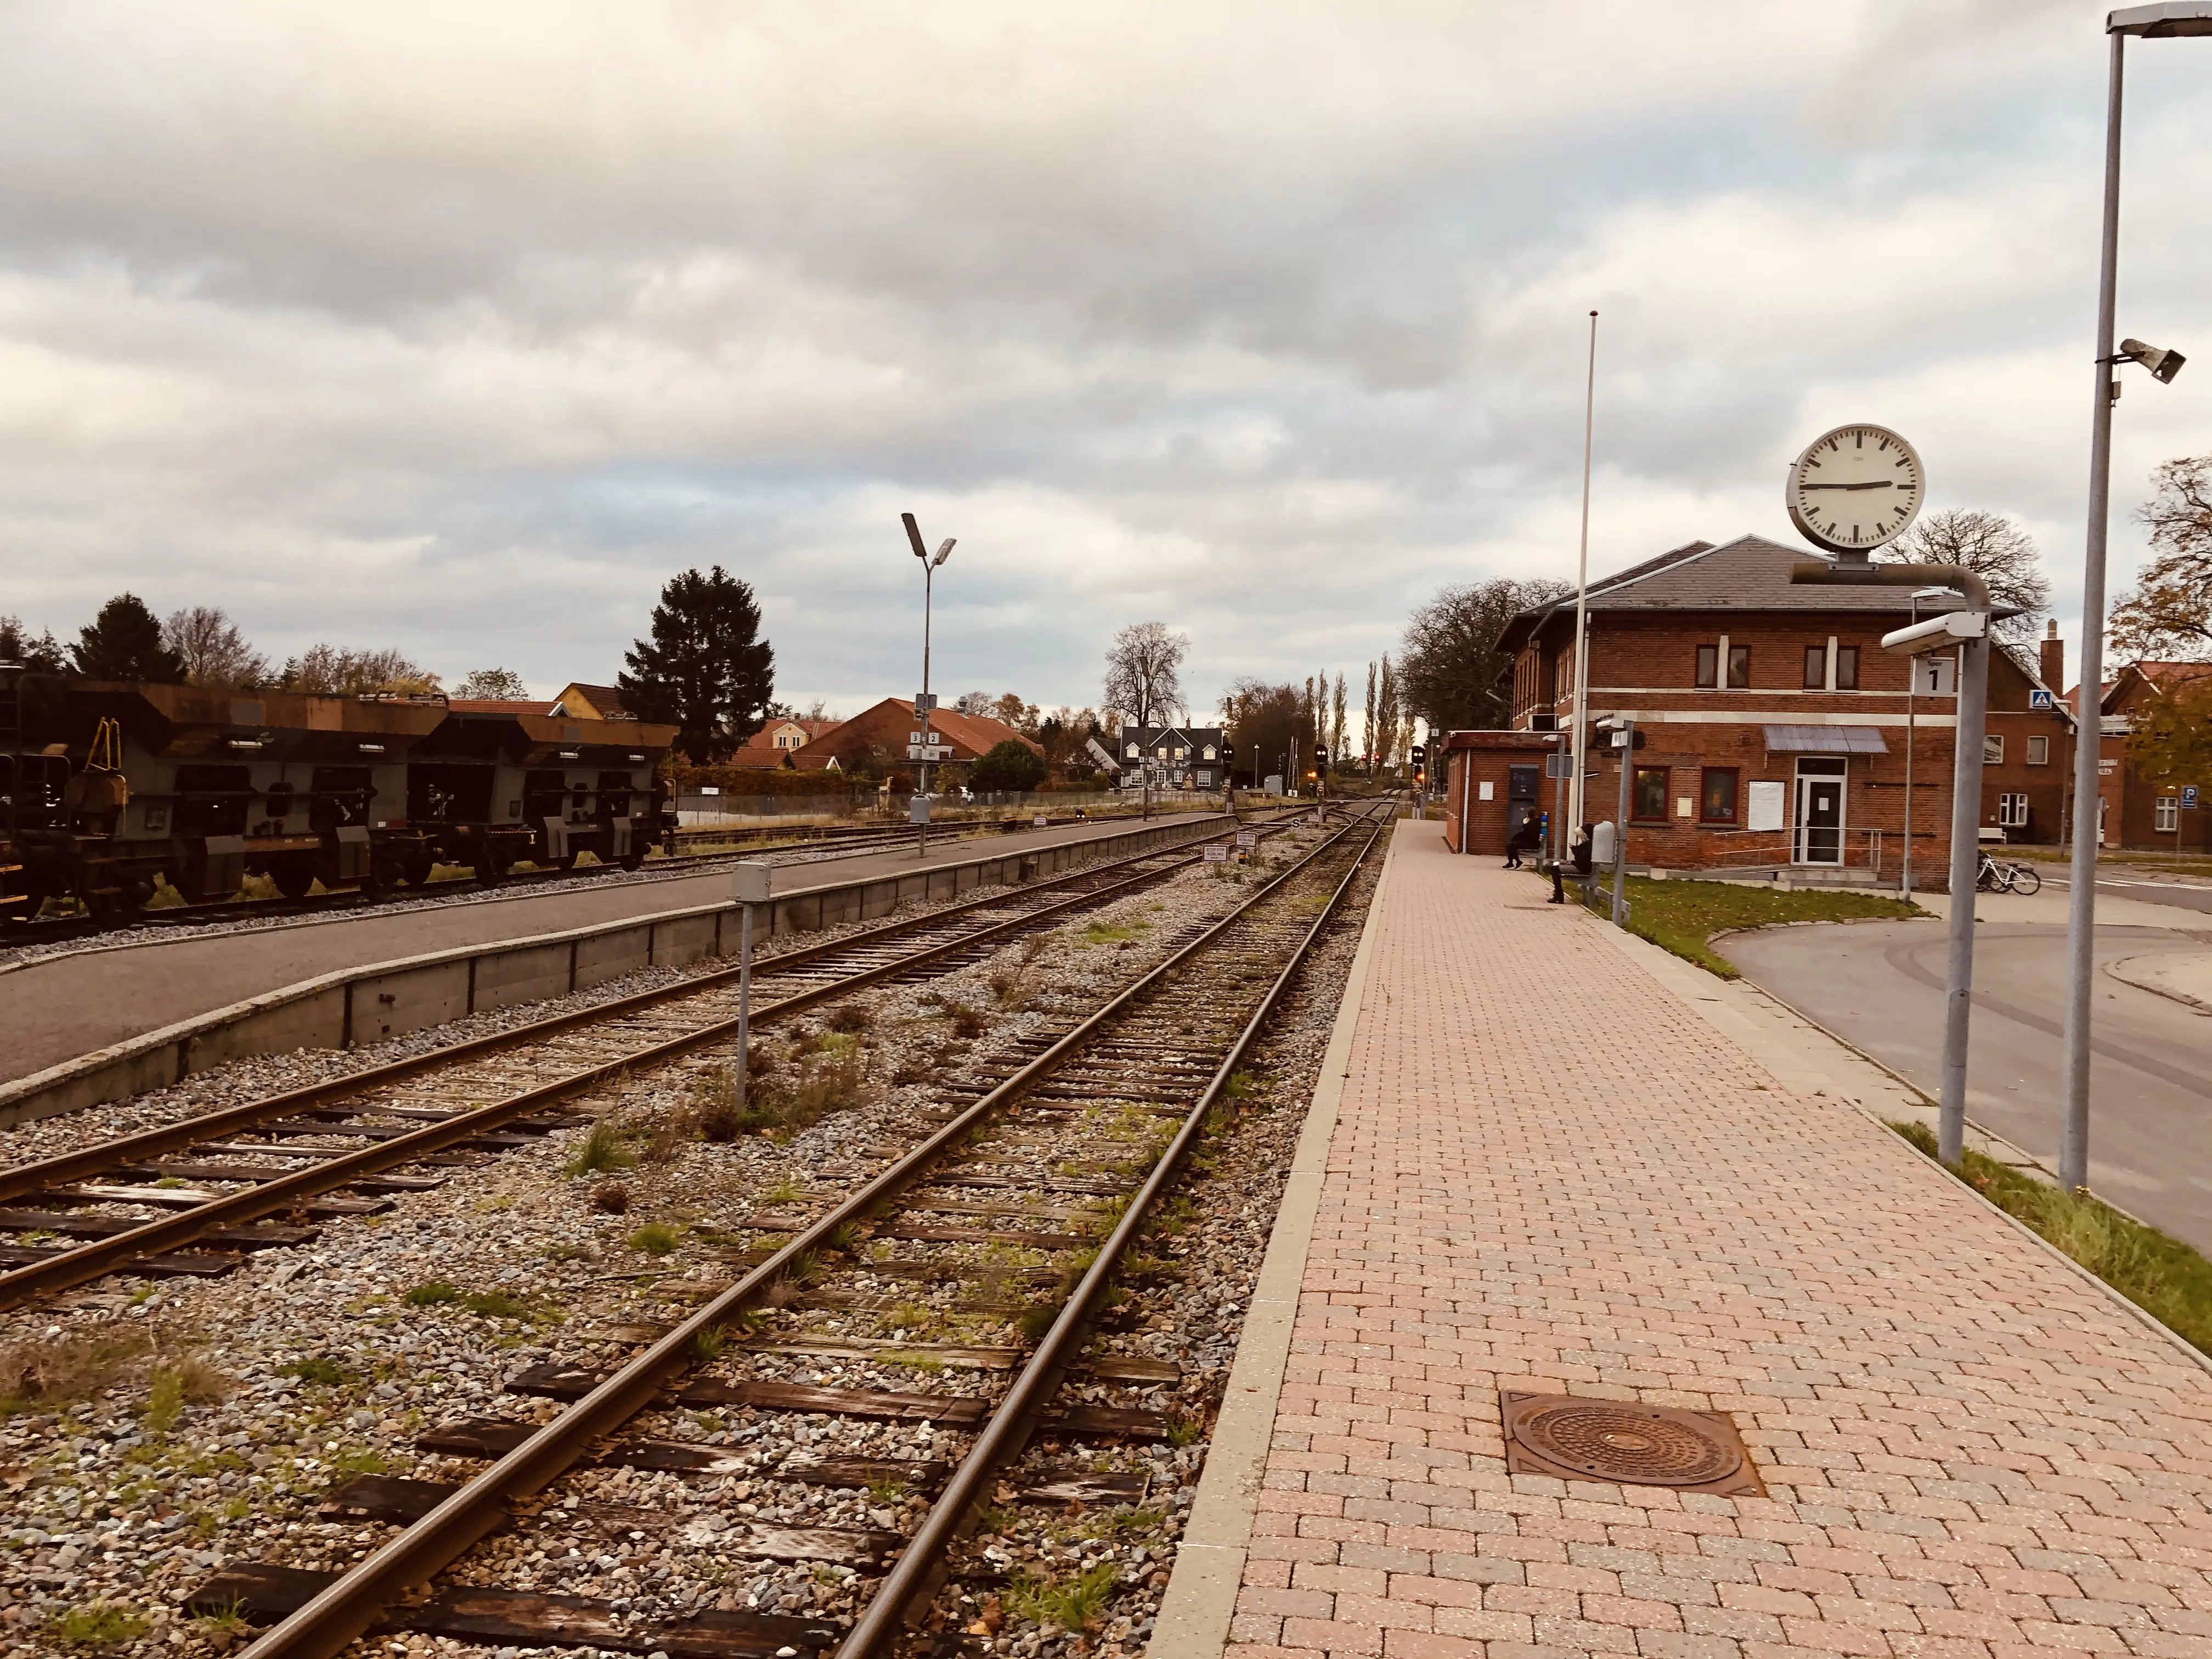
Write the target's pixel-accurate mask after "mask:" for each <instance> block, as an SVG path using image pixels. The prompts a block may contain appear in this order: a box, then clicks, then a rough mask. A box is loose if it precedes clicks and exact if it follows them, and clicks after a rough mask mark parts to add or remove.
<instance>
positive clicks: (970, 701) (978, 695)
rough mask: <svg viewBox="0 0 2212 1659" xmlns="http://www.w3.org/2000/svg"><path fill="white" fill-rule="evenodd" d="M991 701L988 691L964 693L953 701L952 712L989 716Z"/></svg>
mask: <svg viewBox="0 0 2212 1659" xmlns="http://www.w3.org/2000/svg"><path fill="white" fill-rule="evenodd" d="M991 701H992V699H991V694H990V693H989V692H988V691H963V692H962V693H961V694H960V695H959V696H957V697H955V698H954V699H953V700H952V712H953V713H954V714H968V715H973V716H979V717H980V716H983V715H987V714H989V713H990V712H991Z"/></svg>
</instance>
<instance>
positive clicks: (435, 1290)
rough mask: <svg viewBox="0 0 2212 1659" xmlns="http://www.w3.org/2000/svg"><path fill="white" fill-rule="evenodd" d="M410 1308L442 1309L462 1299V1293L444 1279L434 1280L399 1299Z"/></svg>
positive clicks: (429, 1280)
mask: <svg viewBox="0 0 2212 1659" xmlns="http://www.w3.org/2000/svg"><path fill="white" fill-rule="evenodd" d="M399 1299H400V1300H401V1301H402V1302H404V1303H405V1304H407V1305H408V1306H409V1307H410V1308H442V1307H445V1306H446V1305H447V1304H449V1303H454V1302H459V1300H460V1299H461V1293H460V1291H459V1289H458V1288H457V1287H456V1286H454V1285H448V1284H447V1283H446V1281H445V1280H444V1279H428V1280H426V1281H425V1282H423V1283H422V1284H420V1285H416V1287H415V1288H414V1289H413V1290H411V1291H408V1292H407V1294H406V1295H404V1296H403V1297H400V1298H399Z"/></svg>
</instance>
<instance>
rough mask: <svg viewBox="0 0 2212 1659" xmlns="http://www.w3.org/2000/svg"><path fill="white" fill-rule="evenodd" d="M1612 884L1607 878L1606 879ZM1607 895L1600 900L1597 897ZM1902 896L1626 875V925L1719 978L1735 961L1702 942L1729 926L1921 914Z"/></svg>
mask: <svg viewBox="0 0 2212 1659" xmlns="http://www.w3.org/2000/svg"><path fill="white" fill-rule="evenodd" d="M1605 885H1606V887H1607V891H1608V892H1609V891H1610V890H1611V884H1610V883H1609V882H1608V883H1607V884H1605ZM1601 902H1607V901H1604V900H1602V899H1601ZM1928 914H1929V912H1928V911H1925V910H1923V909H1922V908H1920V907H1919V906H1918V905H1917V904H1911V903H1908V902H1905V900H1903V899H1893V898H1882V897H1880V896H1876V895H1875V894H1872V893H1837V892H1811V893H1802V892H1801V893H1784V892H1779V891H1777V890H1775V889H1773V888H1771V887H1753V886H1749V885H1739V884H1736V883H1735V882H1725V881H1646V880H1644V879H1643V878H1640V877H1637V876H1631V877H1630V878H1628V931H1629V932H1630V933H1634V934H1635V935H1636V936H1637V937H1638V938H1639V939H1650V941H1651V942H1652V943H1653V944H1654V945H1658V946H1659V947H1660V948H1661V949H1662V950H1666V951H1673V952H1674V954H1675V955H1676V956H1678V957H1681V958H1682V959H1683V960H1684V961H1685V962H1694V963H1697V964H1698V966H1699V967H1700V968H1703V969H1705V970H1706V971H1707V972H1709V973H1713V974H1717V975H1720V977H1721V978H1723V979H1737V978H1740V977H1741V975H1739V974H1738V973H1737V971H1736V968H1735V963H1731V962H1730V961H1729V959H1728V958H1727V957H1723V956H1722V955H1721V954H1720V952H1718V951H1716V950H1714V949H1713V948H1712V946H1711V945H1709V944H1707V943H1706V941H1707V940H1708V939H1711V937H1712V936H1713V935H1714V934H1715V933H1720V932H1722V931H1723V930H1724V929H1726V928H1730V927H1770V926H1771V925H1772V924H1774V923H1776V922H1778V921H1860V920H1863V919H1864V918H1867V917H1875V916H1878V917H1896V918H1900V919H1901V918H1904V917H1907V916H1924V915H1928Z"/></svg>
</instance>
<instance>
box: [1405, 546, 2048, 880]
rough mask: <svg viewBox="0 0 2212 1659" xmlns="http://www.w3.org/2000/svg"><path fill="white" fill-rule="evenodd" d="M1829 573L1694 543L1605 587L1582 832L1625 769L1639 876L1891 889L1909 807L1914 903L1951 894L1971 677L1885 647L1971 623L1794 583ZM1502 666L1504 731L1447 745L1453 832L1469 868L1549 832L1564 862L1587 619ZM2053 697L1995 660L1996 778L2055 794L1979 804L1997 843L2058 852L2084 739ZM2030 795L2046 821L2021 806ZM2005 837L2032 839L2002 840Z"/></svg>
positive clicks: (1559, 610)
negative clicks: (1609, 726)
mask: <svg viewBox="0 0 2212 1659" xmlns="http://www.w3.org/2000/svg"><path fill="white" fill-rule="evenodd" d="M1815 556H1816V555H1814V554H1812V553H1811V552H1809V551H1808V550H1805V549H1803V548H1797V547H1790V546H1787V545H1785V544H1782V543H1779V542H1775V541H1770V540H1768V539H1767V538H1765V537H1762V536H1740V537H1737V538H1735V540H1733V541H1729V542H1724V543H1720V544H1714V543H1711V542H1705V541H1693V542H1688V543H1686V544H1682V545H1681V546H1679V547H1674V548H1670V549H1668V550H1667V551H1665V552H1663V553H1660V554H1657V555H1656V556H1653V557H1651V558H1649V559H1646V560H1644V561H1643V562H1640V563H1638V564H1636V565H1633V566H1632V567H1630V568H1627V569H1626V570H1622V571H1619V572H1616V573H1614V574H1611V575H1608V576H1606V577H1603V578H1601V579H1600V580H1595V581H1593V582H1592V583H1591V584H1590V586H1589V596H1588V601H1587V605H1588V611H1589V640H1588V647H1587V649H1588V659H1589V668H1588V674H1587V679H1588V682H1589V708H1588V711H1587V718H1586V721H1585V729H1586V732H1588V733H1589V738H1588V741H1589V748H1588V749H1587V750H1586V751H1585V753H1584V756H1583V759H1582V762H1581V769H1582V770H1583V774H1584V788H1585V794H1584V811H1583V817H1584V819H1585V820H1586V821H1588V822H1590V823H1598V822H1601V821H1607V820H1610V819H1612V818H1613V817H1614V816H1615V815H1616V813H1617V812H1618V811H1619V803H1620V792H1621V784H1622V781H1623V767H1624V765H1626V769H1627V770H1626V781H1627V784H1628V799H1629V808H1628V815H1627V816H1628V823H1627V836H1628V857H1629V860H1630V861H1631V862H1632V863H1633V864H1635V865H1638V866H1648V867H1650V868H1652V869H1654V870H1657V871H1662V872H1663V871H1667V870H1680V871H1684V872H1690V871H1699V872H1714V871H1723V872H1745V873H1759V872H1778V871H1784V870H1787V871H1792V872H1799V873H1802V874H1804V875H1807V876H1809V877H1813V878H1832V879H1839V880H1854V881H1865V880H1869V879H1872V880H1879V881H1883V882H1888V881H1893V880H1894V879H1895V878H1896V877H1897V874H1898V871H1899V864H1900V862H1901V860H1902V857H1903V854H1904V850H1905V845H1906V836H1907V833H1908V831H1907V827H1906V818H1907V816H1908V812H1907V807H1906V801H1907V800H1908V799H1910V800H1911V808H1910V818H1911V828H1910V832H1909V833H1910V836H1911V849H1912V860H1913V866H1914V872H1915V879H1916V882H1917V883H1918V884H1926V885H1937V884H1941V883H1942V878H1943V872H1944V870H1945V866H1946V865H1947V863H1948V857H1949V848H1950V800H1951V775H1952V769H1951V762H1952V746H1953V738H1954V733H1955V732H1956V729H1957V708H1956V702H1957V697H1956V691H1957V688H1956V685H1955V683H1954V678H1955V676H1954V668H1955V665H1954V662H1953V661H1952V659H1949V658H1948V657H1943V658H1933V657H1921V658H1907V657H1901V656H1891V655H1889V654H1887V653H1885V652H1883V651H1882V649H1881V636H1882V635H1884V634H1886V633H1888V632H1890V631H1892V630H1893V629H1898V628H1901V627H1904V626H1905V625H1906V624H1907V623H1909V622H1910V621H1911V619H1912V617H1913V616H1914V614H1915V612H1916V610H1917V615H1918V616H1919V617H1922V618H1923V619H1924V618H1926V617H1929V616H1931V615H1934V614H1936V613H1937V612H1940V611H1946V610H1953V609H1959V608H1961V607H1963V606H1964V605H1965V603H1966V602H1965V600H1964V599H1961V598H1958V597H1955V596H1952V597H1942V598H1936V599H1926V600H1921V601H1918V602H1917V605H1916V602H1915V601H1914V600H1913V599H1911V596H1910V594H1909V592H1907V591H1906V590H1904V589H1901V588H1896V587H1873V586H1868V587H1843V586H1836V587H1831V586H1800V585H1797V584H1796V583H1793V582H1792V581H1791V580H1790V571H1791V568H1792V567H1793V566H1795V565H1796V564H1798V563H1800V562H1804V561H1806V560H1808V559H1810V558H1814V557H1815ZM1500 644H1501V647H1503V648H1504V650H1505V651H1506V652H1507V653H1510V655H1511V656H1512V659H1513V669H1512V677H1511V685H1512V699H1511V708H1512V711H1513V712H1512V718H1511V720H1510V730H1509V731H1506V732H1452V733H1449V735H1448V736H1447V737H1446V738H1445V739H1444V741H1443V744H1441V745H1440V746H1441V747H1442V749H1443V751H1444V754H1445V757H1446V760H1447V765H1448V772H1447V778H1446V785H1447V795H1446V805H1447V828H1448V830H1449V835H1450V837H1451V840H1452V843H1453V845H1454V846H1455V848H1457V849H1459V850H1462V851H1467V852H1482V851H1489V852H1502V851H1503V849H1504V844H1505V842H1506V839H1507V837H1508V836H1510V834H1512V833H1513V832H1514V831H1515V830H1516V829H1520V828H1521V827H1522V824H1523V823H1526V822H1528V820H1531V819H1534V820H1535V821H1536V822H1537V823H1538V826H1539V828H1540V829H1541V831H1542V833H1543V835H1544V837H1545V841H1546V844H1547V846H1548V847H1549V848H1552V849H1553V850H1554V851H1559V850H1561V849H1563V848H1564V847H1565V829H1566V828H1567V826H1566V824H1565V821H1564V820H1565V786H1566V781H1567V779H1566V775H1565V772H1566V769H1567V767H1568V765H1569V763H1566V762H1564V761H1562V762H1560V763H1559V765H1558V766H1557V767H1547V756H1559V755H1564V753H1565V743H1566V741H1567V738H1566V732H1567V731H1568V730H1569V729H1570V728H1571V726H1572V724H1573V717H1574V696H1575V678H1576V670H1575V601H1574V599H1573V597H1572V596H1571V595H1570V596H1568V597H1567V598H1565V599H1561V600H1557V601H1553V602H1550V603H1547V604H1544V605H1535V606H1532V607H1530V608H1529V609H1528V610H1527V611H1522V612H1521V613H1520V614H1519V615H1518V616H1516V617H1514V618H1513V619H1512V621H1511V622H1510V623H1508V625H1507V626H1506V628H1505V629H1504V634H1503V635H1501V638H1500ZM2039 689H2042V690H2049V688H2048V687H2045V686H2043V685H2042V681H2041V675H2040V669H2039V666H2036V665H2030V664H2028V663H2027V661H2026V659H2024V658H2022V657H2021V656H2018V655H2016V654H2014V653H2007V652H1998V653H1993V655H1992V659H1991V665H1990V707H1991V708H1992V710H1993V711H1994V712H1993V714H1992V717H1991V720H1990V732H1991V734H1992V736H1993V737H1996V738H1998V739H1999V741H1998V742H1997V743H1996V744H1995V745H1994V746H1993V747H1985V749H1984V762H1985V769H1986V768H1987V767H1988V766H1989V765H1994V764H1997V763H1996V762H1995V761H1994V760H1993V758H1992V757H1994V756H1995V755H1996V754H1998V753H2000V752H2002V755H2003V756H2004V757H2006V758H2005V761H2004V762H2003V763H2002V764H2004V765H2006V766H2012V765H2015V764H2016V766H2017V767H2018V768H2019V769H2020V770H2021V773H2022V774H2023V775H2029V776H2033V777H2034V778H2038V779H2041V778H2045V777H2048V778H2049V779H2051V780H2052V787H2051V788H2050V789H2049V790H2048V791H2042V792H2041V793H2037V792H2038V791H2039V790H2040V789H2041V786H2040V785H2038V786H2037V787H2036V789H2035V790H2029V789H2026V788H2021V789H2004V788H1995V789H1990V790H1985V791H1984V796H1985V799H1984V812H1983V816H1984V820H1985V824H1986V827H1987V828H1989V829H1992V830H1995V829H2000V828H2002V829H2003V830H2004V831H2005V833H2006V834H2008V835H2012V836H2017V837H2029V836H2032V837H2033V838H2034V839H2039V840H2041V839H2052V838H2055V837H2056V836H2057V831H2058V817H2057V815H2058V813H2059V811H2061V810H2062V808H2063V799H2062V795H2061V793H2060V787H2059V786H2060V783H2061V781H2063V775H2064V773H2065V770H2066V765H2065V763H2066V760H2067V758H2068V757H2069V754H2070V750H2069V749H2068V747H2067V744H2066V739H2067V735H2068V733H2069V731H2070V726H2069V722H2068V720H2067V719H2066V716H2065V713H2064V711H2063V709H2060V708H2057V707H2055V704H2056V702H2057V699H2056V698H2055V697H2037V696H2034V695H2033V693H2034V692H2035V691H2036V690H2039ZM2046 704H2050V705H2053V706H2045V705H2046ZM1616 719H1626V720H1633V721H1634V723H1635V726H1636V732H1637V747H1636V748H1635V749H1634V750H1632V751H1630V752H1629V753H1628V754H1626V755H1624V754H1622V753H1620V752H1619V751H1616V750H1614V749H1613V748H1612V746H1611V744H1610V737H1609V734H1608V733H1607V732H1605V731H1603V730H1601V727H1602V726H1604V725H1605V724H1606V723H1607V722H1609V721H1611V720H1616ZM2015 726H2016V727H2017V728H2018V729H2017V730H2015ZM1554 773H1556V774H1557V775H1553V774H1554ZM2021 794H2029V795H2032V796H2033V799H2031V800H2030V801H2029V802H2028V804H2027V805H2021V802H2020V801H2019V800H2015V799H2010V797H2013V796H2015V795H2021ZM1998 817H2024V821H2023V822H2020V823H2008V824H2002V825H2000V824H1998V823H1994V822H1989V821H1990V820H1994V819H1996V818H1998Z"/></svg>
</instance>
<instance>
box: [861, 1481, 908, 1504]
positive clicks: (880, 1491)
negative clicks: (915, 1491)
mask: <svg viewBox="0 0 2212 1659" xmlns="http://www.w3.org/2000/svg"><path fill="white" fill-rule="evenodd" d="M911 1490H912V1489H911V1488H910V1487H908V1485H907V1484H906V1482H905V1481H903V1480H891V1479H889V1478H886V1479H884V1480H871V1481H869V1482H868V1496H869V1497H871V1498H874V1499H875V1500H876V1502H878V1504H903V1503H905V1502H906V1500H907V1498H908V1495H909V1493H910V1492H911Z"/></svg>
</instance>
